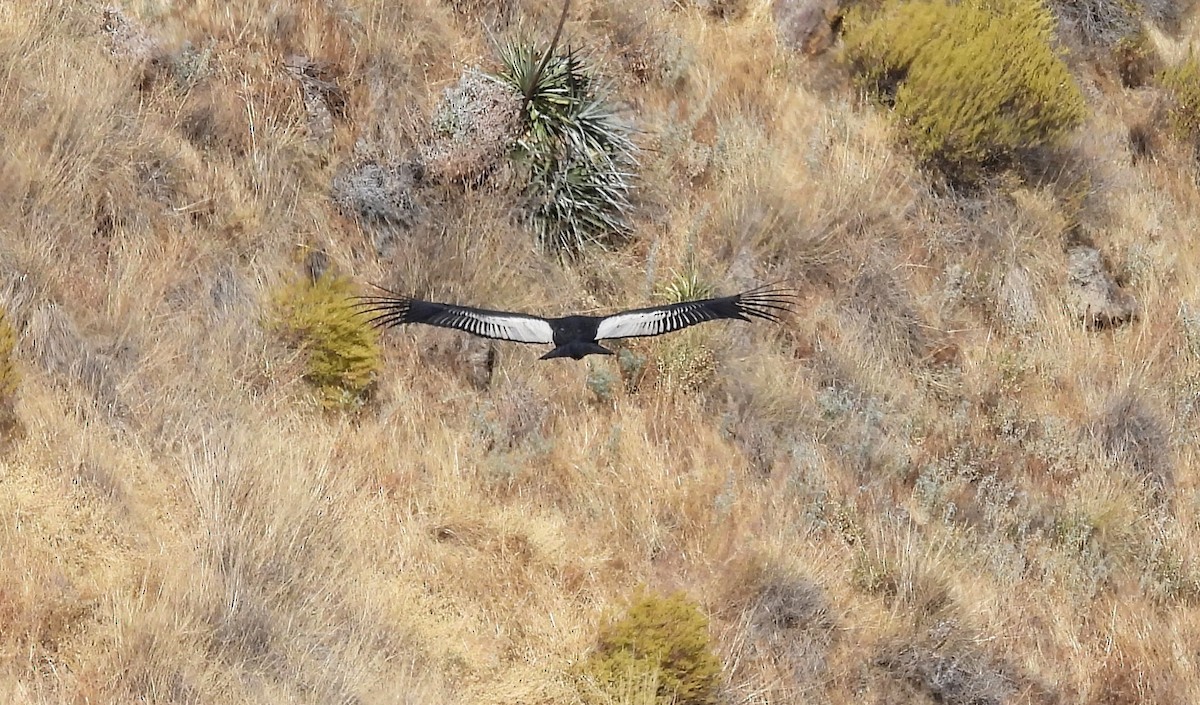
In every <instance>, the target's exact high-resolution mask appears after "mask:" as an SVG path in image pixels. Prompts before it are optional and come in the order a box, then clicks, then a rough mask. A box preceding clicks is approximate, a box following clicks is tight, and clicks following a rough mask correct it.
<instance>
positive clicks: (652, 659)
mask: <svg viewBox="0 0 1200 705" xmlns="http://www.w3.org/2000/svg"><path fill="white" fill-rule="evenodd" d="M583 673H584V675H585V676H586V677H587V679H588V680H589V681H590V682H591V684H593V685H594V686H596V687H597V688H599V689H600V690H601V691H602V692H603V693H605V694H607V695H617V694H620V693H625V692H627V691H628V690H629V689H630V688H631V687H635V688H636V687H637V684H656V691H655V702H657V703H673V704H674V705H711V704H712V703H716V702H717V689H718V686H719V685H720V678H721V662H720V660H719V659H718V658H717V656H716V654H714V653H713V647H712V642H711V640H710V638H709V635H708V619H707V618H705V616H704V615H703V614H702V613H701V612H700V610H699V609H698V608H697V606H696V604H695V603H694V602H692V601H691V600H690V599H688V597H687V595H685V594H684V593H682V592H678V593H675V594H674V595H670V596H667V597H664V596H661V595H655V594H651V593H643V594H642V595H641V596H639V597H638V598H637V599H636V600H635V601H634V603H633V605H632V606H631V607H630V608H629V611H628V612H627V613H626V614H625V616H624V617H622V618H621V619H619V620H617V621H616V622H614V623H612V624H611V625H609V626H608V627H607V628H606V629H604V631H603V632H601V634H600V638H599V642H598V644H597V646H596V649H595V651H594V652H593V653H592V654H591V655H590V656H589V657H588V659H587V660H586V661H585V662H584V664H583Z"/></svg>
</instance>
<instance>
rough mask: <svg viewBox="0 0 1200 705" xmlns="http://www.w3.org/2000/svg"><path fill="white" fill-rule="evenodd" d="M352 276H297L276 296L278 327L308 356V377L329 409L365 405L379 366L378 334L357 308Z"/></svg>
mask: <svg viewBox="0 0 1200 705" xmlns="http://www.w3.org/2000/svg"><path fill="white" fill-rule="evenodd" d="M352 302H353V289H352V285H351V283H350V280H349V279H346V278H344V277H338V276H335V275H333V274H330V273H326V274H323V275H321V277H320V278H319V279H317V280H316V281H313V280H311V279H309V278H308V277H298V278H296V279H295V280H294V281H291V282H289V283H287V284H285V285H284V286H282V287H281V288H280V289H279V290H278V291H277V292H276V293H275V296H274V301H273V303H274V313H275V318H274V326H275V328H276V329H277V330H278V331H280V332H281V333H283V334H284V336H285V338H286V340H287V342H288V343H289V344H290V345H291V346H293V347H294V348H296V349H298V350H300V351H301V352H302V353H303V354H304V355H305V371H304V379H305V380H307V381H308V382H309V383H310V384H312V385H313V387H314V389H315V390H316V392H317V396H318V397H319V399H320V400H321V404H322V405H323V406H324V407H325V408H328V409H338V408H342V409H344V408H353V407H356V406H359V405H360V404H362V402H363V401H364V400H365V399H366V397H367V395H368V394H369V392H370V390H371V388H372V387H373V386H374V383H375V374H376V372H377V371H378V369H379V339H378V334H377V333H376V331H375V329H374V328H373V327H372V326H371V324H370V323H369V322H368V320H367V319H366V318H365V317H363V316H361V315H359V313H358V312H357V311H356V310H355V309H354V308H353V306H352Z"/></svg>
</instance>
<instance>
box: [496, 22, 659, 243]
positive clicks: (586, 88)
mask: <svg viewBox="0 0 1200 705" xmlns="http://www.w3.org/2000/svg"><path fill="white" fill-rule="evenodd" d="M500 58H501V63H502V64H503V67H502V68H501V71H500V73H499V75H497V76H496V78H498V79H499V80H500V81H502V82H503V83H505V84H508V85H511V86H512V87H513V88H515V89H516V90H517V91H518V92H519V93H520V94H521V95H522V96H524V97H525V98H524V100H523V101H522V106H523V107H522V109H521V111H520V114H519V116H518V119H519V120H520V121H521V125H522V127H521V134H520V136H519V137H518V138H517V142H516V147H515V150H514V153H513V156H514V158H515V159H516V161H517V162H518V163H519V164H521V165H522V166H523V168H524V172H525V176H526V186H525V198H526V200H527V205H526V208H527V210H528V213H529V217H530V219H531V220H532V222H533V224H534V227H535V229H536V231H537V238H538V243H539V244H540V245H541V246H543V247H548V248H550V249H553V250H556V251H558V252H559V253H561V254H563V255H567V256H572V255H576V254H578V253H579V252H580V251H581V250H582V249H583V248H584V247H585V246H586V245H589V244H603V243H605V242H607V241H609V240H611V239H613V238H614V237H617V236H619V235H622V234H624V233H625V232H627V231H628V229H629V223H628V215H629V211H630V210H631V208H632V206H631V204H630V202H629V193H630V191H631V190H632V188H633V170H634V169H635V168H636V166H637V157H636V154H637V149H636V147H635V146H634V144H633V140H632V139H631V138H630V133H631V130H630V128H629V126H628V125H626V124H625V123H624V121H622V120H621V119H620V117H619V116H618V114H617V111H616V109H615V108H614V107H613V106H612V105H611V104H610V103H609V101H608V98H607V97H606V90H605V89H604V87H603V86H602V85H601V84H600V83H599V82H598V81H597V79H596V77H595V76H594V75H593V73H592V71H591V70H589V69H588V67H587V66H585V64H584V62H583V60H582V59H581V57H580V56H579V54H578V53H576V52H574V51H571V50H568V51H567V52H566V53H565V54H550V55H546V54H544V53H543V52H539V51H537V50H536V49H535V47H534V45H533V44H532V43H526V42H514V43H511V44H508V45H505V46H504V47H503V48H502V49H501V57H500ZM543 62H544V63H543ZM539 69H541V70H540V71H539Z"/></svg>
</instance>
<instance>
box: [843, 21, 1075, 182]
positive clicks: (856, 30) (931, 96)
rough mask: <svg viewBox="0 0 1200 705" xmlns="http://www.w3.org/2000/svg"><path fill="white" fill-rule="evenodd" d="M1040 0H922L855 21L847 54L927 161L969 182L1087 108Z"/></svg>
mask: <svg viewBox="0 0 1200 705" xmlns="http://www.w3.org/2000/svg"><path fill="white" fill-rule="evenodd" d="M1053 27H1054V17H1053V16H1052V15H1051V14H1050V13H1049V12H1048V11H1047V10H1046V8H1045V7H1044V6H1043V5H1042V4H1041V2H1040V1H1039V0H965V1H964V2H961V3H951V2H948V0H916V1H914V2H899V1H898V0H893V1H892V2H889V3H888V4H886V5H885V6H884V7H883V9H882V10H881V11H880V12H879V14H878V15H876V16H875V17H874V18H873V19H871V20H870V21H867V22H853V21H851V22H850V26H849V27H848V29H847V33H846V46H845V58H846V59H847V60H848V61H849V63H850V64H851V66H852V68H853V69H854V71H855V72H856V74H857V75H858V76H859V78H860V80H861V81H862V83H863V84H864V85H865V86H866V87H867V88H868V89H869V90H871V91H873V92H874V93H875V94H876V95H877V96H878V97H879V98H881V99H882V100H883V101H884V102H886V103H890V104H891V105H892V107H893V108H894V115H895V118H896V124H897V125H898V127H899V129H900V132H901V134H902V137H903V140H904V142H905V143H907V144H908V146H909V147H910V148H911V149H912V150H913V152H914V153H915V154H916V155H917V156H918V157H919V158H920V159H921V160H922V161H924V162H925V163H926V164H929V165H931V166H934V167H936V168H938V169H940V170H941V171H942V172H943V173H944V174H945V175H946V176H948V177H950V178H951V179H953V180H957V181H965V182H971V181H974V180H977V179H978V178H979V177H980V176H981V175H982V174H983V172H984V171H986V170H988V169H990V168H994V167H999V166H1004V165H1006V164H1008V163H1010V162H1012V161H1014V160H1015V159H1016V158H1017V157H1018V156H1019V155H1020V153H1021V152H1022V151H1024V150H1029V149H1031V148H1035V147H1041V146H1046V145H1050V144H1053V143H1054V142H1055V141H1057V140H1058V139H1060V138H1061V137H1063V136H1064V135H1066V134H1067V133H1068V132H1069V131H1071V130H1072V129H1074V128H1075V127H1077V126H1078V125H1079V124H1080V123H1081V122H1082V121H1083V118H1084V116H1085V106H1084V100H1083V94H1082V93H1081V92H1080V90H1079V87H1078V86H1077V85H1076V83H1075V81H1074V79H1073V78H1072V77H1071V74H1070V73H1069V71H1068V70H1067V66H1066V64H1065V63H1064V62H1063V60H1062V58H1061V57H1060V56H1059V55H1058V54H1057V53H1056V52H1055V50H1054V49H1053V47H1052V46H1051V40H1052V32H1053Z"/></svg>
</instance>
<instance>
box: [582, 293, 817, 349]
mask: <svg viewBox="0 0 1200 705" xmlns="http://www.w3.org/2000/svg"><path fill="white" fill-rule="evenodd" d="M795 297H796V293H795V292H794V291H793V290H792V289H789V288H787V287H784V286H782V285H779V284H767V285H765V286H760V287H758V288H756V289H751V290H749V291H744V292H742V293H740V294H735V295H733V296H723V297H721V298H717V299H701V300H699V301H682V302H680V303H677V304H668V305H666V306H653V307H651V308H639V309H636V310H633V311H622V312H621V313H614V314H613V315H611V316H606V317H605V318H603V319H601V321H600V325H599V327H598V328H597V329H596V339H597V340H605V339H612V338H632V337H635V336H641V335H661V334H663V333H670V332H671V331H675V330H679V329H680V328H687V327H688V326H694V325H696V324H697V323H703V322H705V321H715V320H718V319H722V318H732V319H735V320H739V321H749V320H751V319H754V318H761V319H763V320H766V321H778V320H779V315H780V313H781V312H783V311H791V304H792V303H794V301H795Z"/></svg>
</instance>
